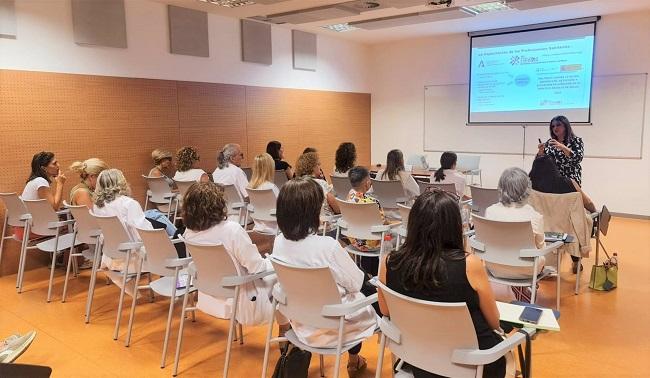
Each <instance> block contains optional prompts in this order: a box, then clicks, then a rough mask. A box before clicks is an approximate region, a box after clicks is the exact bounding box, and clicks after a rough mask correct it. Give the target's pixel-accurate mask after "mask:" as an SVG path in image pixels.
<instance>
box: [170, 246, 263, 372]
mask: <svg viewBox="0 0 650 378" xmlns="http://www.w3.org/2000/svg"><path fill="white" fill-rule="evenodd" d="M185 246H186V247H187V251H188V252H189V254H190V255H192V263H191V264H190V265H189V267H188V272H189V274H190V281H189V282H188V285H190V284H191V285H193V288H194V289H196V290H199V291H201V293H203V294H206V295H209V296H211V297H214V298H218V299H223V300H227V299H229V298H231V299H232V313H231V316H230V321H229V322H230V323H229V327H228V341H227V344H226V359H225V361H224V367H223V377H224V378H227V377H228V367H229V364H230V350H231V347H232V342H233V339H234V337H235V332H236V331H235V325H236V324H237V319H236V318H237V307H238V304H239V292H240V290H241V287H242V286H243V285H246V284H247V283H250V282H253V281H255V280H258V279H261V278H263V277H265V276H268V275H270V274H273V272H272V271H266V272H261V273H257V274H250V275H243V274H242V272H241V270H240V269H239V265H238V264H237V263H236V262H235V260H234V259H233V258H232V256H230V254H229V253H228V251H226V249H225V248H224V246H223V245H221V244H213V245H201V244H194V243H190V242H188V241H185ZM188 299H189V295H188V292H187V291H186V292H185V295H184V296H183V309H182V310H181V324H180V327H179V330H178V341H177V344H176V357H175V358H174V372H173V373H172V374H173V376H174V377H175V376H177V375H178V363H179V360H180V353H181V346H182V341H183V327H184V325H185V314H186V313H187V312H188V311H190V312H192V314H194V311H196V310H197V308H196V307H195V306H192V307H188V306H187V302H188ZM238 328H239V342H240V344H243V343H244V334H243V332H242V329H241V325H239V327H238Z"/></svg>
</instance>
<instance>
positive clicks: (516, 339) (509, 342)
mask: <svg viewBox="0 0 650 378" xmlns="http://www.w3.org/2000/svg"><path fill="white" fill-rule="evenodd" d="M525 331H526V332H527V333H528V334H529V335H533V334H535V330H534V329H528V328H526V329H525ZM524 341H526V335H524V334H523V333H519V332H517V333H514V334H513V335H512V336H509V337H508V338H506V339H505V340H503V341H501V342H500V343H498V344H497V345H495V346H493V347H492V348H490V349H483V350H479V349H456V350H454V352H453V353H452V355H451V362H453V363H455V364H464V365H474V366H480V365H487V364H489V363H492V362H494V361H496V360H498V359H499V358H501V357H503V356H504V355H505V354H506V353H508V352H509V351H511V350H512V349H514V348H515V347H516V346H517V345H520V344H522V343H523V342H524Z"/></svg>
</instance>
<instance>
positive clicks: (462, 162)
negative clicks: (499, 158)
mask: <svg viewBox="0 0 650 378" xmlns="http://www.w3.org/2000/svg"><path fill="white" fill-rule="evenodd" d="M480 164H481V156H480V155H458V161H457V162H456V169H457V170H458V171H460V172H467V171H475V170H477V169H478V168H479V165H480Z"/></svg>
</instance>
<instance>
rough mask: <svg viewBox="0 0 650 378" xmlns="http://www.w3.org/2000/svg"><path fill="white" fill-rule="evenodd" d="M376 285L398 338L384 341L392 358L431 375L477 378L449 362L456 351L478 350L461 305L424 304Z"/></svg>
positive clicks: (464, 367)
mask: <svg viewBox="0 0 650 378" xmlns="http://www.w3.org/2000/svg"><path fill="white" fill-rule="evenodd" d="M378 285H379V287H380V288H381V292H382V294H383V296H384V299H385V300H386V305H387V306H388V309H389V311H390V321H389V323H390V324H391V325H392V326H394V327H395V328H397V330H399V334H400V337H399V339H400V340H399V342H396V341H394V340H392V339H390V338H388V340H387V343H386V345H388V347H389V348H390V350H391V352H392V353H393V354H395V355H396V356H398V357H400V358H402V359H404V360H405V361H408V363H409V364H411V365H413V366H416V367H418V368H420V369H423V370H426V371H428V372H431V373H434V374H439V375H442V376H445V377H458V378H465V377H467V378H469V377H472V378H474V377H476V367H475V366H469V365H460V364H454V363H452V362H451V357H452V354H453V353H454V350H456V349H469V350H472V349H478V340H477V337H476V331H475V330H474V324H473V323H472V318H471V316H470V314H469V310H468V309H467V305H466V304H465V303H464V302H461V303H441V302H430V301H424V300H420V299H415V298H411V297H407V296H405V295H402V294H400V293H397V292H396V291H393V290H391V289H389V288H388V287H387V286H386V285H384V284H383V283H381V282H378ZM385 321H386V319H383V320H382V322H381V323H384V322H385ZM381 323H380V326H385V324H381ZM423 324H426V326H423Z"/></svg>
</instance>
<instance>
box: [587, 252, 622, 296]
mask: <svg viewBox="0 0 650 378" xmlns="http://www.w3.org/2000/svg"><path fill="white" fill-rule="evenodd" d="M605 254H606V255H607V259H605V261H603V263H602V264H601V265H594V266H592V267H591V279H590V280H589V287H590V288H592V289H594V290H600V291H610V290H612V289H615V288H616V285H617V283H618V261H617V256H616V254H614V256H612V257H609V255H608V254H607V252H606V251H605Z"/></svg>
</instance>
